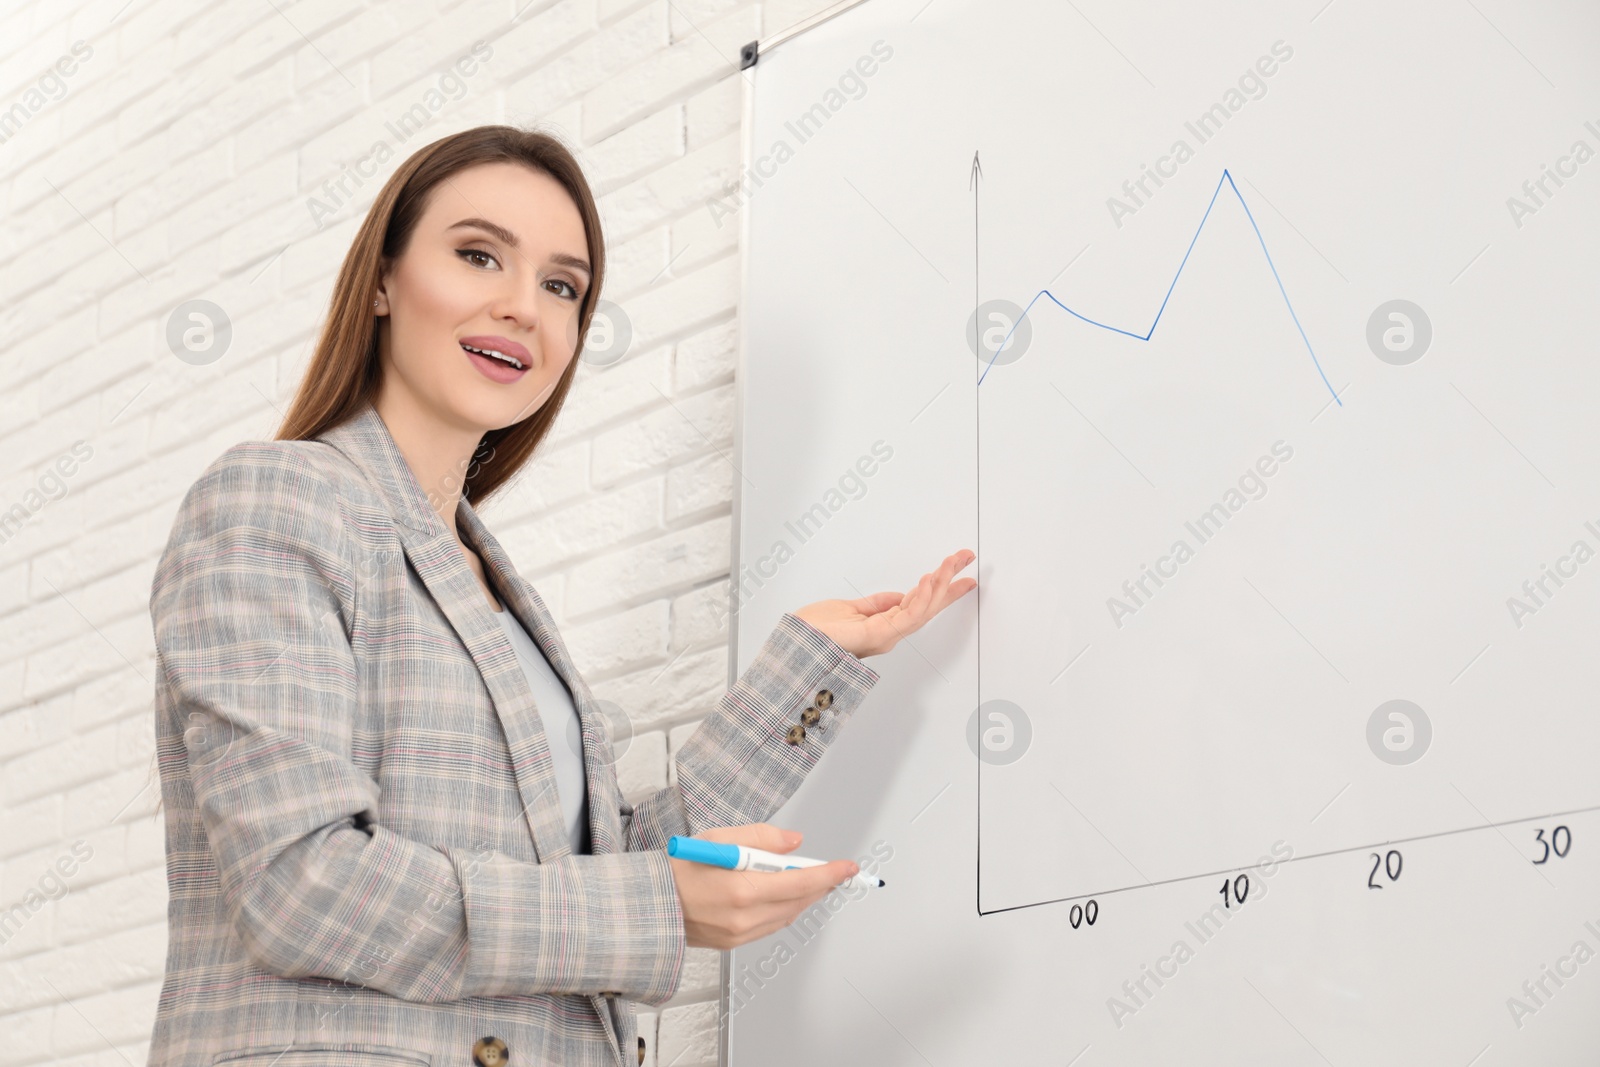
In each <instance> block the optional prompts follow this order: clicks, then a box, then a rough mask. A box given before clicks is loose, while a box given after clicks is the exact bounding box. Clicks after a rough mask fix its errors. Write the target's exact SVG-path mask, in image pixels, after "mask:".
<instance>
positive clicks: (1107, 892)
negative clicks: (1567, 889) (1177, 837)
mask: <svg viewBox="0 0 1600 1067" xmlns="http://www.w3.org/2000/svg"><path fill="white" fill-rule="evenodd" d="M1591 811H1600V804H1592V805H1590V806H1589V807H1587V808H1572V809H1571V810H1569V811H1553V812H1550V813H1549V814H1546V815H1528V816H1525V817H1523V818H1520V819H1503V820H1501V821H1500V822H1486V823H1483V824H1482V825H1480V826H1463V827H1460V828H1458V829H1455V830H1438V831H1435V832H1434V833H1431V834H1417V835H1416V836H1415V837H1395V838H1390V839H1389V840H1387V841H1379V842H1375V843H1373V844H1370V845H1351V846H1350V847H1349V848H1331V849H1328V850H1327V851H1326V852H1308V853H1306V854H1305V855H1304V856H1290V857H1289V858H1288V859H1286V860H1279V861H1278V862H1279V863H1280V864H1288V863H1296V862H1298V861H1300V860H1315V859H1321V858H1323V857H1324V856H1340V855H1343V854H1345V853H1347V852H1365V851H1366V850H1367V849H1369V848H1386V847H1387V846H1389V845H1405V844H1410V843H1411V842H1413V841H1427V840H1429V839H1430V838H1435V837H1449V836H1451V835H1452V834H1469V833H1472V832H1473V831H1475V830H1493V829H1495V828H1496V827H1500V826H1515V825H1517V824H1518V823H1525V822H1539V821H1540V820H1542V819H1561V818H1565V817H1566V816H1568V815H1586V814H1588V813H1589V812H1591ZM1249 867H1250V864H1244V865H1242V866H1238V867H1223V868H1221V869H1220V870H1215V871H1206V872H1205V873H1204V874H1184V875H1179V876H1178V877H1177V878H1163V879H1161V880H1160V881H1159V882H1144V883H1141V884H1139V885H1124V886H1118V887H1117V888H1116V889H1102V890H1100V891H1098V892H1095V893H1079V894H1078V895H1077V896H1071V897H1056V898H1054V899H1053V900H1038V901H1035V902H1034V903H1032V904H1013V905H1011V906H1010V907H1009V908H990V909H989V910H988V911H983V910H982V909H979V911H978V915H979V916H980V917H981V916H984V915H999V914H1001V913H1002V912H1007V911H1021V910H1023V909H1024V908H1042V907H1044V906H1045V905H1046V904H1065V903H1068V902H1069V901H1074V900H1088V899H1089V898H1090V897H1109V896H1111V895H1112V894H1113V893H1127V892H1130V891H1132V890H1135V889H1153V888H1155V887H1156V886H1158V885H1172V884H1173V883H1175V882H1192V881H1195V880H1196V879H1199V878H1215V877H1216V876H1217V875H1219V874H1233V873H1234V872H1235V871H1239V872H1243V871H1245V870H1247V869H1248V868H1249Z"/></svg>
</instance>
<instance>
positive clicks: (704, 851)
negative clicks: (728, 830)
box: [667, 834, 739, 870]
mask: <svg viewBox="0 0 1600 1067" xmlns="http://www.w3.org/2000/svg"><path fill="white" fill-rule="evenodd" d="M667 855H669V856H675V857H677V858H678V859H681V860H692V861H693V862H695V863H708V864H711V865H712V866H714V867H726V868H728V869H729V870H732V869H734V868H736V867H738V866H739V846H738V845H724V844H722V843H720V842H717V841H701V840H700V839H699V838H695V837H684V836H682V835H681V834H673V835H672V836H671V837H669V838H667Z"/></svg>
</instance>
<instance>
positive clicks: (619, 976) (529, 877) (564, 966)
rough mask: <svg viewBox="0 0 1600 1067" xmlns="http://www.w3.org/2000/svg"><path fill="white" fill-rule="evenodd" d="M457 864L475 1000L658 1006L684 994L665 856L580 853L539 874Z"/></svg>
mask: <svg viewBox="0 0 1600 1067" xmlns="http://www.w3.org/2000/svg"><path fill="white" fill-rule="evenodd" d="M454 858H455V860H456V866H457V870H458V872H459V874H460V877H461V886H462V896H463V898H464V900H463V904H464V910H465V912H466V919H467V926H468V928H469V929H470V930H471V938H470V942H469V943H470V946H471V948H470V953H471V959H470V960H469V961H468V966H467V971H468V976H467V980H466V987H467V990H466V991H467V993H468V994H469V995H480V996H481V995H489V996H494V995H503V994H508V993H524V992H526V991H528V990H538V991H540V992H549V993H587V994H607V993H610V994H620V995H622V996H625V997H628V998H630V999H633V1000H639V1001H642V1002H644V1003H646V1004H652V1005H655V1004H660V1003H662V1002H663V1001H665V1000H667V999H668V998H670V997H671V996H672V995H673V994H674V993H675V992H677V989H678V985H679V983H680V982H681V980H682V977H683V964H684V958H685V953H686V951H687V947H688V941H687V938H686V936H685V931H684V922H683V907H682V904H681V902H680V901H679V899H678V889H677V884H676V883H675V881H674V880H673V877H672V868H671V864H670V861H669V860H668V858H667V854H666V853H665V852H663V851H659V850H648V851H638V852H613V853H606V854H604V855H589V854H583V855H577V854H574V855H567V856H563V857H561V858H560V859H557V860H552V861H550V862H549V863H542V864H539V865H537V866H536V867H535V868H533V869H532V870H530V869H529V865H528V864H525V863H520V862H516V861H512V860H510V859H508V858H507V857H504V856H500V855H497V854H489V855H477V856H473V855H462V854H457V855H456V856H455V857H454ZM530 965H532V966H530Z"/></svg>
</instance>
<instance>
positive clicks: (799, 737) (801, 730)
mask: <svg viewBox="0 0 1600 1067" xmlns="http://www.w3.org/2000/svg"><path fill="white" fill-rule="evenodd" d="M805 739H806V728H805V727H804V726H801V725H800V724H799V723H795V724H794V725H793V726H791V727H789V738H788V740H789V743H790V744H791V745H798V744H799V743H800V742H802V741H804V740H805Z"/></svg>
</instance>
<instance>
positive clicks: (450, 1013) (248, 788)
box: [149, 404, 878, 1067]
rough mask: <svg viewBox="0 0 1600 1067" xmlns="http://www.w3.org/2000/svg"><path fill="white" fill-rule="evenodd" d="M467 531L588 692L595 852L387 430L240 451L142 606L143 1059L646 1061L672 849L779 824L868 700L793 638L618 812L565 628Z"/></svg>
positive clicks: (195, 495) (611, 774) (580, 703)
mask: <svg viewBox="0 0 1600 1067" xmlns="http://www.w3.org/2000/svg"><path fill="white" fill-rule="evenodd" d="M456 514H457V524H458V529H459V530H460V533H461V536H462V538H463V540H465V541H466V542H467V543H468V544H469V545H471V546H472V547H473V549H474V550H475V551H476V552H477V553H478V554H479V555H480V556H481V557H482V559H483V563H484V566H485V569H486V572H487V575H488V577H489V579H490V581H491V584H492V585H493V586H494V588H495V589H496V591H497V594H498V596H499V597H500V599H501V600H502V601H503V602H504V603H505V605H506V606H507V608H508V609H509V610H510V611H512V612H514V613H515V614H516V617H517V619H518V620H519V621H521V623H522V624H523V625H524V626H525V627H526V628H527V630H528V632H529V633H530V634H531V635H532V636H533V638H534V640H535V641H537V642H538V644H539V645H540V647H541V648H542V649H543V651H544V653H545V655H546V656H548V657H549V660H550V663H551V665H552V667H553V668H554V669H555V671H556V672H557V673H558V674H559V675H560V676H561V678H562V679H563V680H564V681H565V682H566V684H567V686H568V687H569V688H570V689H571V691H572V694H573V697H574V700H575V703H576V705H577V708H578V713H579V718H580V720H581V723H582V745H583V757H584V764H585V776H586V780H587V783H588V790H589V798H590V836H591V839H592V842H593V854H592V855H587V854H586V855H576V854H573V853H572V851H571V848H570V846H569V845H568V843H567V839H566V835H565V833H564V832H563V826H562V820H561V809H560V804H559V799H558V797H557V795H556V790H555V779H554V775H553V770H552V766H551V759H550V749H549V745H550V744H551V743H565V739H561V740H560V741H554V740H553V739H548V738H546V736H545V734H544V729H543V725H542V722H541V719H540V716H539V714H538V711H537V708H536V707H535V706H534V702H533V698H532V696H531V694H530V691H529V688H528V686H527V682H526V679H525V677H524V675H523V673H522V669H521V667H520V665H519V663H518V661H517V659H516V654H515V653H514V651H513V650H512V647H511V645H510V643H509V641H508V640H507V639H506V636H505V632H504V630H503V629H502V627H501V625H500V623H499V621H498V620H497V619H496V617H495V615H494V614H493V611H492V609H491V608H490V606H489V603H488V601H487V598H486V597H485V596H484V593H483V590H482V588H481V587H480V586H479V584H478V582H477V579H476V578H475V577H474V576H473V574H472V571H471V570H470V569H469V567H468V564H467V561H466V559H465V557H464V556H463V554H462V552H461V550H460V548H459V546H458V545H457V544H456V542H455V539H454V538H453V537H452V536H451V535H450V531H449V530H448V528H447V527H446V526H445V524H444V523H443V521H442V520H441V519H440V518H439V516H438V515H437V513H436V512H435V511H434V510H433V508H432V506H431V505H430V504H429V500H428V495H427V494H426V493H425V492H424V491H423V489H422V487H421V486H420V485H419V484H418V483H417V480H416V478H415V477H414V476H413V474H412V473H411V469H410V467H409V466H408V465H407V464H406V462H405V459H404V457H403V456H402V455H401V453H400V450H399V448H398V447H397V446H396V444H395V443H394V440H393V438H392V437H391V436H390V435H389V432H388V429H387V428H386V427H385V425H384V423H383V420H382V419H381V418H380V417H379V415H378V413H377V411H376V410H375V409H374V408H373V407H372V406H371V405H370V404H368V405H367V406H365V407H364V408H363V409H362V410H361V411H360V412H359V413H358V414H357V415H356V416H354V417H352V418H351V419H349V420H347V421H346V422H344V423H342V424H341V425H339V426H337V427H335V428H333V429H331V430H329V431H327V432H326V433H324V434H322V435H321V436H320V437H319V438H318V439H316V440H313V441H275V442H246V443H242V444H238V445H234V446H233V447H231V448H229V449H228V450H227V451H226V452H224V453H223V454H222V455H221V457H219V458H218V459H217V460H216V461H215V462H213V463H212V464H211V466H209V467H208V468H207V469H206V470H205V471H204V473H203V474H202V475H201V476H200V478H199V479H198V480H197V481H196V482H195V483H194V485H193V486H192V487H191V488H190V489H189V491H188V493H187V494H186V495H185V497H184V499H183V501H182V503H181V504H180V505H179V508H178V512H177V515H176V518H175V520H174V522H173V526H172V532H171V536H170V538H169V539H168V542H167V546H166V549H165V551H164V552H163V553H162V556H161V560H160V562H159V564H158V566H157V569H156V573H155V577H154V581H153V584H152V588H151V597H150V614H151V619H152V623H153V627H154V631H155V644H156V649H157V660H158V667H159V671H158V680H157V684H156V700H155V728H156V739H157V750H158V751H157V755H158V760H159V764H160V773H161V794H162V797H163V800H164V804H165V808H166V815H165V820H166V822H165V826H166V853H167V883H168V888H169V893H170V900H169V905H168V912H167V917H168V950H167V964H166V974H165V980H164V982H163V984H162V988H161V997H160V1001H159V1004H158V1009H157V1014H156V1020H155V1029H154V1033H153V1035H152V1041H151V1048H150V1061H149V1062H150V1063H151V1064H152V1065H161V1067H165V1065H171V1067H201V1065H212V1064H221V1063H226V1064H228V1065H229V1067H322V1065H337V1067H383V1065H391V1067H394V1065H400V1067H416V1065H418V1064H422V1065H427V1067H445V1065H467V1064H470V1063H472V1062H473V1060H474V1058H475V1046H477V1049H478V1050H480V1051H481V1050H483V1049H485V1048H490V1047H491V1046H493V1043H492V1042H490V1043H489V1044H488V1045H479V1044H478V1043H479V1042H480V1041H482V1040H483V1039H485V1038H496V1037H497V1038H499V1039H500V1040H501V1041H503V1042H504V1043H505V1047H506V1055H505V1058H504V1060H503V1061H502V1062H509V1065H510V1067H533V1065H535V1064H538V1065H541V1067H542V1065H546V1064H561V1065H566V1064H572V1065H586V1067H587V1065H596V1067H600V1065H604V1067H634V1065H635V1064H636V1063H637V1051H636V1048H637V1045H636V1042H637V1038H636V1033H637V1029H636V1025H635V1021H634V1014H633V1002H635V1001H639V1002H643V1003H646V1004H650V1005H659V1004H661V1003H662V1002H663V1001H665V1000H666V999H667V998H669V997H670V996H671V995H672V994H673V992H674V991H675V990H676V989H677V987H678V983H679V979H680V975H681V970H682V966H683V960H684V949H685V940H684V927H683V913H682V910H681V906H680V904H679V901H678V897H677V891H676V888H675V885H674V882H673V879H672V874H671V869H670V867H669V865H668V861H667V854H666V852H665V847H666V840H667V837H668V835H670V834H695V833H700V832H702V831H704V830H706V829H707V828H710V827H715V826H724V825H734V824H739V823H748V822H760V821H765V820H767V819H769V818H770V817H771V816H772V815H773V813H774V812H775V811H776V810H777V809H778V808H779V807H780V806H781V805H782V804H783V803H784V801H785V800H786V799H787V798H788V797H789V796H790V795H791V794H792V793H793V791H794V790H795V788H796V787H798V786H799V784H800V782H801V781H802V780H803V779H804V777H805V775H806V773H807V772H808V771H809V770H810V769H811V768H812V767H813V766H815V765H816V762H817V760H818V759H820V758H821V756H822V754H823V753H824V752H825V751H826V750H827V748H828V746H829V745H830V744H831V743H833V741H834V740H836V739H837V738H838V736H839V733H840V729H841V728H842V726H843V724H844V721H845V720H847V719H848V718H849V717H850V715H851V712H852V711H853V710H854V709H855V708H856V706H857V705H858V704H859V703H860V702H861V700H862V699H863V698H864V697H865V696H866V694H867V692H868V690H869V689H871V687H872V686H873V684H874V683H875V682H876V681H877V678H878V676H877V674H876V672H874V671H873V670H872V669H871V668H869V667H867V666H865V665H864V664H863V663H862V662H861V661H860V660H859V659H857V658H856V657H855V656H853V655H851V654H850V653H848V652H846V651H845V650H844V649H842V648H840V647H839V646H838V645H837V644H835V643H834V642H833V641H831V640H830V639H828V638H827V637H826V636H824V635H823V634H822V633H821V632H820V631H818V630H816V629H814V628H812V627H811V626H810V625H808V624H807V623H805V622H802V621H801V620H800V619H798V618H796V617H795V616H794V615H792V614H785V615H783V616H782V617H781V619H780V620H779V622H778V624H777V627H776V628H775V629H774V630H773V631H772V633H771V635H770V636H769V637H768V638H767V639H766V641H765V643H764V644H763V645H762V646H761V648H760V650H759V651H758V652H757V654H756V656H755V659H754V660H753V661H752V662H751V664H750V666H749V668H748V669H746V670H745V671H744V673H743V674H742V675H741V676H740V677H739V679H738V681H737V682H736V683H735V684H734V685H733V687H732V688H730V689H729V690H728V691H727V692H726V693H725V694H724V695H723V696H722V697H721V699H720V700H719V702H718V704H717V707H716V708H715V710H714V711H711V713H710V714H709V715H708V716H707V717H706V718H705V720H704V721H703V722H702V723H701V725H700V727H699V728H698V729H697V730H696V731H695V732H694V734H693V736H691V737H690V738H689V740H688V741H687V742H686V743H685V744H684V746H683V748H682V750H681V751H679V752H678V753H677V755H676V769H677V776H676V777H677V781H676V784H674V785H669V786H668V787H667V788H665V789H662V790H660V791H659V792H657V793H655V794H654V795H652V796H650V797H649V798H648V799H645V800H643V801H641V802H639V803H638V804H636V805H632V806H630V805H629V804H627V803H625V802H624V801H623V799H622V795H621V792H620V790H619V789H618V786H617V777H616V771H615V766H614V754H613V748H612V744H611V741H610V739H609V738H608V735H607V730H606V724H605V720H604V717H603V714H602V712H601V711H600V709H599V708H598V707H597V705H596V702H595V698H594V696H593V694H592V693H591V692H590V691H589V688H588V687H587V686H586V685H585V684H584V682H583V679H582V678H581V677H580V676H579V675H578V672H577V671H576V670H575V669H574V667H573V664H572V659H571V657H570V656H569V655H568V653H567V650H566V647H565V645H564V644H563V642H562V639H561V636H560V634H559V633H558V632H557V631H556V627H555V624H554V622H553V620H552V617H551V614H550V611H549V609H548V608H547V607H546V606H545V604H544V601H543V600H542V599H540V597H539V594H538V593H537V592H536V591H535V590H534V588H533V587H532V586H531V585H529V584H528V583H527V582H526V581H525V580H523V579H522V578H521V577H520V576H519V575H518V574H517V571H516V568H515V567H514V566H513V565H512V562H511V560H510V558H509V557H508V556H507V555H506V553H505V551H504V550H503V549H502V548H501V547H500V545H499V544H498V542H496V540H495V539H494V537H493V536H492V535H490V533H489V531H488V530H487V529H485V528H484V525H483V523H482V522H481V521H480V520H479V518H478V516H477V515H476V514H475V513H474V511H473V510H472V507H471V506H470V505H469V504H468V503H467V502H465V501H462V502H461V504H460V507H459V509H458V511H457V513H456ZM811 707H816V708H818V709H820V710H821V713H822V717H821V720H820V721H819V722H817V723H816V724H815V725H813V726H812V727H811V728H810V729H809V730H807V729H806V728H804V727H801V728H800V729H799V730H795V729H794V727H795V726H796V725H797V719H798V718H799V717H800V715H801V713H802V711H805V710H806V709H809V708H811ZM807 718H812V716H811V715H810V714H809V713H808V715H807ZM495 1050H496V1051H497V1047H495ZM478 1058H479V1059H480V1060H484V1059H487V1060H488V1062H489V1063H490V1064H491V1067H493V1063H494V1056H493V1055H492V1053H491V1055H489V1056H487V1057H482V1056H480V1057H478Z"/></svg>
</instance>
